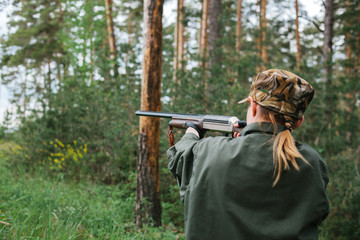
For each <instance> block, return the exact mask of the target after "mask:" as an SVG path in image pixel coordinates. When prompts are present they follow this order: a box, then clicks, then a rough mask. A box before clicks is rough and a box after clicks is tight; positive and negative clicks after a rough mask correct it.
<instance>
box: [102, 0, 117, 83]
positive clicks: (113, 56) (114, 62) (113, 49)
mask: <svg viewBox="0 0 360 240" xmlns="http://www.w3.org/2000/svg"><path fill="white" fill-rule="evenodd" d="M105 9H106V23H107V34H108V39H109V40H108V42H109V49H110V61H111V65H112V68H113V71H114V76H115V77H117V76H118V75H119V72H118V64H117V59H116V43H115V34H114V22H113V17H112V0H105Z"/></svg>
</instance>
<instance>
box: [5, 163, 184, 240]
mask: <svg viewBox="0 0 360 240" xmlns="http://www.w3.org/2000/svg"><path fill="white" fill-rule="evenodd" d="M0 176H1V178H0V211H1V212H0V221H1V222H0V239H183V238H184V237H183V234H182V233H178V231H177V230H176V228H175V227H174V226H171V225H167V226H166V227H161V228H153V227H150V226H146V227H144V228H142V229H137V228H136V226H135V225H134V223H133V222H134V221H133V220H134V203H135V199H134V191H133V186H130V185H126V184H125V185H112V186H104V185H94V184H90V183H86V182H77V183H75V182H68V181H65V180H63V178H61V177H59V178H58V179H52V178H47V177H44V175H42V174H33V175H31V176H30V175H29V174H26V173H24V172H21V171H18V172H16V173H14V172H12V171H10V170H9V169H8V168H7V167H6V162H5V161H4V160H3V159H1V158H0Z"/></svg>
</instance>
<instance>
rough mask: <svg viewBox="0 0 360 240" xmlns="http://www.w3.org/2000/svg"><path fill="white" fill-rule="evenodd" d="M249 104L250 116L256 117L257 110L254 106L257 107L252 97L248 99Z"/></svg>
mask: <svg viewBox="0 0 360 240" xmlns="http://www.w3.org/2000/svg"><path fill="white" fill-rule="evenodd" d="M249 103H250V108H251V109H250V110H251V115H252V116H253V117H255V116H256V112H257V109H256V106H257V103H256V102H255V101H254V99H253V98H252V97H249Z"/></svg>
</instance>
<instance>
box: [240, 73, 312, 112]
mask: <svg viewBox="0 0 360 240" xmlns="http://www.w3.org/2000/svg"><path fill="white" fill-rule="evenodd" d="M314 92H315V91H314V88H313V87H312V86H311V85H310V84H309V83H308V82H307V81H306V80H304V79H302V78H301V77H299V76H297V75H295V74H293V73H291V72H288V71H285V70H281V69H269V70H266V71H264V72H261V73H259V74H258V75H257V77H256V79H255V80H254V81H253V82H252V84H251V91H250V94H249V96H251V97H252V98H253V99H254V101H255V102H256V103H257V104H259V105H261V106H263V107H265V108H267V109H269V110H272V111H274V112H278V113H281V114H284V115H288V116H291V117H296V118H300V117H301V116H302V115H303V114H304V112H305V110H306V108H307V107H308V106H309V104H310V102H311V100H312V98H313V96H314ZM246 101H247V99H244V100H242V101H240V102H238V103H239V104H241V103H243V102H246Z"/></svg>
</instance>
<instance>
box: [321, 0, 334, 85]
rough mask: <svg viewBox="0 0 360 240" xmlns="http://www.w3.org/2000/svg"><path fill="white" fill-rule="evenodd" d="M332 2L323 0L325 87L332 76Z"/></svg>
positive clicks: (332, 0)
mask: <svg viewBox="0 0 360 240" xmlns="http://www.w3.org/2000/svg"><path fill="white" fill-rule="evenodd" d="M333 4H334V0H325V30H324V49H323V60H324V70H323V71H324V75H323V81H324V83H325V85H324V86H325V87H326V85H327V83H328V82H330V81H331V76H332V54H333V50H332V47H333V46H332V39H333V35H334V34H333V26H334V16H333V11H334V10H333Z"/></svg>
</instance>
